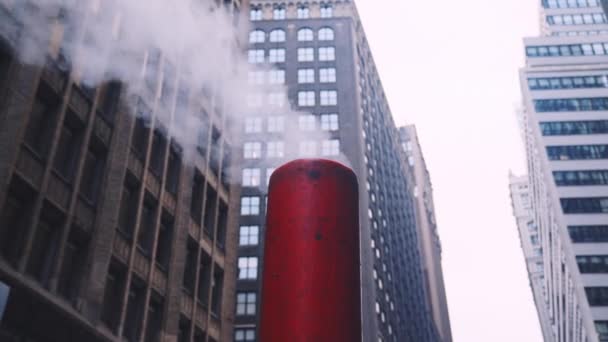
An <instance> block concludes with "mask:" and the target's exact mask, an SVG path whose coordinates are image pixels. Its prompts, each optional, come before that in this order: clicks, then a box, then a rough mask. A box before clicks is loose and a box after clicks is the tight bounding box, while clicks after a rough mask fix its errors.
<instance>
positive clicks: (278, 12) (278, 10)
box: [272, 6, 287, 20]
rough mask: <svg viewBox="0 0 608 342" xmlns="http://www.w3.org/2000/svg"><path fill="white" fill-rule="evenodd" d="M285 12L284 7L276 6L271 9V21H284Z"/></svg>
mask: <svg viewBox="0 0 608 342" xmlns="http://www.w3.org/2000/svg"><path fill="white" fill-rule="evenodd" d="M286 12H287V11H286V10H285V7H284V6H276V7H275V8H273V9H272V19H274V20H284V19H285V14H286Z"/></svg>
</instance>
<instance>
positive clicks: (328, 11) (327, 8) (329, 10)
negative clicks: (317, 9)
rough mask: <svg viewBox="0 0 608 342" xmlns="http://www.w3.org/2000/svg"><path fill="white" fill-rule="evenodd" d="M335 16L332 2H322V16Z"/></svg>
mask: <svg viewBox="0 0 608 342" xmlns="http://www.w3.org/2000/svg"><path fill="white" fill-rule="evenodd" d="M333 16H334V8H333V7H332V6H331V5H330V4H321V18H331V17H333Z"/></svg>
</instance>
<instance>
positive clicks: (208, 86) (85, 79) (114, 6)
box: [14, 0, 346, 180]
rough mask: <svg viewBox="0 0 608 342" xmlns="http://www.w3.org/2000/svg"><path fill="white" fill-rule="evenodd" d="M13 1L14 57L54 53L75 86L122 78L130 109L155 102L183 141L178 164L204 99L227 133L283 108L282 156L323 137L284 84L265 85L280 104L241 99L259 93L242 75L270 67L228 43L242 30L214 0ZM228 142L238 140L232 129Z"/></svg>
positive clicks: (35, 59)
mask: <svg viewBox="0 0 608 342" xmlns="http://www.w3.org/2000/svg"><path fill="white" fill-rule="evenodd" d="M23 2H25V1H23ZM17 6H18V8H17V9H16V10H15V11H14V14H15V16H16V17H17V18H18V20H19V21H20V22H22V23H23V24H24V30H26V31H27V34H26V35H25V36H26V37H29V38H28V39H22V40H21V41H19V42H18V43H17V45H16V49H17V50H18V52H19V55H20V57H21V59H22V60H23V62H25V63H30V64H35V65H43V64H44V63H45V59H46V56H47V55H48V54H51V55H57V54H58V53H59V52H60V53H61V54H62V56H63V57H64V58H65V59H66V62H67V63H68V64H69V65H70V66H72V68H73V73H74V76H75V78H76V79H77V80H79V81H80V83H81V84H84V85H87V86H90V87H95V86H98V85H100V84H102V83H104V82H107V81H111V80H118V81H121V82H122V83H123V84H125V85H126V92H127V95H128V96H127V97H126V98H127V99H128V104H129V105H130V108H131V112H132V113H133V114H134V115H142V114H141V113H142V111H141V110H140V108H139V107H141V106H142V105H143V106H144V107H147V108H156V110H155V112H154V114H153V116H154V120H156V121H157V122H159V123H160V125H161V126H162V127H164V128H165V129H166V130H168V131H169V133H170V135H171V137H172V138H173V139H176V140H177V142H178V143H179V144H180V145H181V146H182V148H183V150H184V161H185V162H187V163H188V162H191V161H192V156H193V154H194V151H196V148H197V146H198V141H199V138H200V134H201V131H203V130H202V125H203V124H204V123H205V122H204V121H203V119H202V117H201V115H200V113H201V111H202V110H203V108H205V107H209V106H211V107H213V108H218V109H220V110H221V111H222V113H223V115H225V116H227V121H226V122H227V123H229V124H228V125H226V126H227V128H230V129H231V130H232V132H231V134H232V136H234V137H236V136H237V135H239V134H241V132H242V131H243V127H244V121H245V117H247V116H248V115H249V114H248V113H251V112H252V111H255V112H259V113H264V114H268V113H277V114H278V113H280V114H281V115H284V117H285V130H284V132H283V133H284V136H283V139H282V140H283V141H284V142H285V146H286V147H287V146H291V148H286V151H285V153H287V155H286V156H285V157H287V158H288V159H289V158H292V159H293V158H297V157H298V155H297V150H298V149H297V146H298V143H299V141H301V140H303V139H304V138H306V139H310V140H312V139H314V140H316V141H318V142H320V141H321V140H323V139H327V137H326V136H325V133H324V132H322V131H320V130H315V131H314V132H312V134H311V132H301V131H300V130H299V129H298V125H297V122H298V121H297V120H298V116H299V115H301V114H302V113H298V112H297V111H295V110H293V109H292V108H291V105H290V103H289V100H288V98H287V91H286V88H285V87H281V86H279V87H278V88H277V87H273V91H272V92H273V94H275V93H276V94H280V95H275V96H280V97H281V98H280V99H277V98H275V99H274V101H273V102H275V103H283V104H284V105H283V106H277V105H273V104H270V103H269V102H268V99H264V101H262V103H261V105H260V106H259V107H256V108H251V107H250V106H249V105H248V100H247V99H248V98H255V96H257V95H258V94H266V93H264V92H265V89H263V88H261V87H260V86H259V85H258V86H252V85H250V84H249V82H248V77H249V74H250V72H252V71H269V70H270V67H269V66H268V65H263V66H261V67H259V66H257V65H252V64H250V63H249V62H248V61H247V58H246V53H245V52H244V49H243V46H246V44H247V42H242V43H241V44H240V45H239V43H238V41H237V40H238V37H245V38H246V36H247V34H246V32H245V31H244V30H246V28H245V27H243V25H237V23H236V22H235V18H234V16H233V15H231V13H230V11H231V10H232V9H229V8H223V7H222V8H218V7H217V5H216V2H215V1H211V0H206V1H196V0H194V1H190V0H173V1H167V0H90V1H82V0H40V1H37V4H35V5H26V4H19V5H17ZM239 26H240V27H239ZM63 27H65V29H62V28H63ZM51 42H54V43H55V44H49V43H51ZM49 46H60V51H52V50H51V51H49V50H48V49H49V48H48V47H49ZM265 75H266V74H265ZM186 94H187V96H186ZM123 98H124V96H123ZM205 101H207V102H208V103H207V104H206V105H203V102H205ZM146 118H148V117H146ZM235 141H236V142H243V141H246V140H245V139H244V138H243V137H242V136H241V137H240V138H238V139H235ZM214 148H217V146H214ZM318 150H319V148H318ZM338 159H340V161H342V162H346V160H345V158H342V157H340V158H338ZM233 178H234V180H237V179H238V178H239V177H233Z"/></svg>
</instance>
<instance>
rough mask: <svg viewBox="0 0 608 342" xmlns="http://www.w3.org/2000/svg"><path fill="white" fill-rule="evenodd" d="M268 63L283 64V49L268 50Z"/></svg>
mask: <svg viewBox="0 0 608 342" xmlns="http://www.w3.org/2000/svg"><path fill="white" fill-rule="evenodd" d="M268 62H269V63H283V62H285V49H283V48H280V49H269V50H268Z"/></svg>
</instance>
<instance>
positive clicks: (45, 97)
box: [24, 83, 59, 158]
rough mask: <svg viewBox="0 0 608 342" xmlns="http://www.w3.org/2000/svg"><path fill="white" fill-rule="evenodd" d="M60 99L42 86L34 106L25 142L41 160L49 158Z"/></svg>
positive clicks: (39, 88)
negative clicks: (48, 153)
mask: <svg viewBox="0 0 608 342" xmlns="http://www.w3.org/2000/svg"><path fill="white" fill-rule="evenodd" d="M58 106H59V98H58V97H57V96H56V95H55V93H54V92H53V91H52V90H51V89H50V88H48V87H47V86H46V85H44V84H42V83H41V84H40V86H39V87H38V92H37V93H36V98H35V99H34V103H33V105H32V110H31V112H30V118H29V121H28V125H27V128H26V130H25V137H24V141H25V143H26V144H27V145H28V147H30V148H31V149H32V150H34V151H35V152H36V154H38V156H40V157H41V158H47V152H48V147H49V145H50V141H51V139H52V138H53V132H54V131H55V125H56V121H57V120H56V115H57V109H58Z"/></svg>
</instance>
